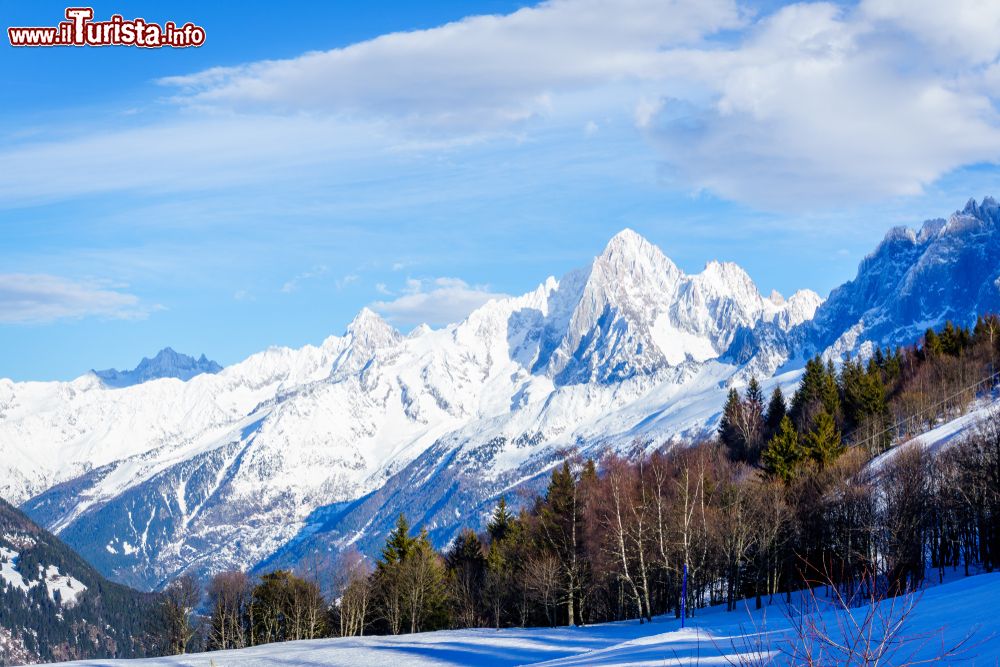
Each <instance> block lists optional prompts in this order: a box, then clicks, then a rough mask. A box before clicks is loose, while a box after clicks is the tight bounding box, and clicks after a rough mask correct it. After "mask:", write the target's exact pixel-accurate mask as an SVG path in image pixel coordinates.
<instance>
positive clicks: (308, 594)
mask: <svg viewBox="0 0 1000 667" xmlns="http://www.w3.org/2000/svg"><path fill="white" fill-rule="evenodd" d="M205 592H206V593H207V602H208V605H209V609H210V611H209V614H208V616H207V617H204V618H203V617H200V616H199V615H198V613H197V612H198V608H199V606H200V604H201V602H202V601H203V592H202V590H201V588H200V586H199V585H198V582H197V581H196V580H195V578H194V577H192V576H191V575H184V576H182V577H179V578H178V579H176V580H174V581H172V582H171V583H170V584H169V585H168V586H167V587H166V589H165V590H164V596H163V606H164V617H165V622H166V635H167V639H168V643H169V647H170V652H171V653H175V654H180V653H186V652H187V651H188V650H191V649H192V648H206V649H208V650H217V649H233V648H244V647H247V646H256V645H258V644H268V643H271V642H280V641H294V640H297V639H316V638H319V637H326V636H328V634H329V625H328V622H329V619H328V617H329V603H328V601H327V600H325V599H324V598H323V595H322V594H321V593H320V589H319V586H318V585H317V584H316V583H315V582H314V581H310V580H309V579H306V578H303V577H299V576H296V575H295V574H293V573H292V572H289V571H287V570H276V571H274V572H269V573H267V574H264V575H262V576H261V577H260V578H259V579H257V580H253V579H251V578H250V577H249V576H248V575H246V574H245V573H243V572H239V571H228V572H222V573H220V574H217V575H215V576H214V577H213V578H212V580H211V581H210V582H209V584H208V587H207V591H205Z"/></svg>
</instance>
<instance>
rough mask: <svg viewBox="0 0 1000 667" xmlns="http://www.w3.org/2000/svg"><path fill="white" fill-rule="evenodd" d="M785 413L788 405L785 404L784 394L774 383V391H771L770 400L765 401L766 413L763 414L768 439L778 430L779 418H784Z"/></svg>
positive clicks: (779, 425)
mask: <svg viewBox="0 0 1000 667" xmlns="http://www.w3.org/2000/svg"><path fill="white" fill-rule="evenodd" d="M786 414H788V407H787V406H786V405H785V395H784V394H783V393H782V391H781V387H780V386H778V385H775V387H774V391H773V392H771V400H770V401H768V403H767V413H766V414H765V416H764V428H765V433H766V438H767V439H768V440H770V439H771V438H773V437H774V435H775V434H776V433H777V432H778V429H779V428H780V427H781V420H783V419H784V418H785V415H786Z"/></svg>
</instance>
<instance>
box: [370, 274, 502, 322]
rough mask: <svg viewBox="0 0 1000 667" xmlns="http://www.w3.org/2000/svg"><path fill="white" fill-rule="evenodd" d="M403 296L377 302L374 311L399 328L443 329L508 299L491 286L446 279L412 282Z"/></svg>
mask: <svg viewBox="0 0 1000 667" xmlns="http://www.w3.org/2000/svg"><path fill="white" fill-rule="evenodd" d="M383 287H384V285H383ZM402 292H403V293H402V294H401V295H400V296H399V297H397V298H396V299H393V300H391V301H376V302H375V303H373V304H372V305H371V307H372V309H373V310H376V311H378V312H379V313H381V314H382V315H383V316H385V317H386V318H387V319H389V320H391V321H393V322H397V323H399V324H404V325H407V324H422V323H426V324H429V325H431V326H442V325H445V324H451V323H453V322H458V321H460V320H462V319H464V318H465V317H466V316H467V315H468V314H469V313H471V312H472V311H473V310H475V309H476V308H479V307H480V306H481V305H483V304H484V303H486V302H487V301H489V300H490V299H500V298H504V297H506V296H507V295H506V294H501V293H497V292H492V291H490V288H489V286H488V285H469V284H468V283H466V282H465V281H464V280H461V279H459V278H447V277H442V278H433V279H423V280H418V279H415V278H409V279H407V281H406V286H405V287H404V289H403V290H402Z"/></svg>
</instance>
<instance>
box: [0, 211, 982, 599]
mask: <svg viewBox="0 0 1000 667" xmlns="http://www.w3.org/2000/svg"><path fill="white" fill-rule="evenodd" d="M998 219H1000V216H998V214H997V206H996V204H995V203H994V202H992V200H985V201H984V202H983V204H982V205H972V204H970V206H968V207H966V211H965V212H962V213H959V214H956V216H953V219H952V221H951V222H949V223H947V224H935V225H930V226H926V225H925V228H926V229H927V231H926V232H922V233H920V234H916V233H904V232H892V233H891V234H890V236H889V239H888V240H887V241H886V242H885V243H883V244H882V245H881V246H880V248H879V250H877V251H876V252H875V253H874V254H873V255H872V256H870V257H869V258H867V259H866V260H865V261H864V262H862V264H861V267H860V269H859V274H858V277H857V278H856V279H855V280H854V281H851V282H850V283H847V284H845V285H844V286H842V287H841V288H838V289H837V290H835V291H834V293H833V297H831V299H830V301H829V302H826V303H823V302H822V300H821V299H820V298H819V297H818V296H817V295H816V294H814V293H812V292H809V291H807V290H803V291H800V292H797V293H796V294H795V295H793V296H792V297H790V298H789V299H788V300H785V299H783V298H782V297H781V296H780V295H777V294H774V295H771V296H770V297H764V296H762V295H761V294H760V292H759V291H758V289H757V288H756V286H755V285H754V284H753V282H752V281H751V279H750V278H749V276H748V275H747V274H746V273H745V272H744V271H743V270H742V269H740V268H739V267H738V266H736V265H734V264H728V263H718V262H710V263H709V264H708V265H707V266H706V267H705V269H704V271H702V272H701V273H699V274H695V275H687V274H685V273H684V272H683V271H681V270H680V269H679V268H678V267H677V266H676V265H675V264H674V263H673V262H671V261H670V260H669V259H668V258H667V257H666V256H665V255H664V254H663V253H662V252H661V251H660V250H659V249H658V248H656V247H655V246H653V245H651V244H650V243H649V242H647V241H646V240H645V239H643V238H642V237H641V236H639V235H638V234H636V233H635V232H632V231H631V230H625V231H623V232H621V233H619V234H618V235H616V236H615V237H614V238H612V239H611V241H610V242H609V243H608V245H607V247H606V248H605V250H604V251H603V252H602V253H601V254H600V255H599V256H598V257H596V258H595V259H594V260H593V261H592V262H591V263H590V264H589V265H588V266H586V267H584V268H582V269H579V270H576V271H572V272H570V273H569V274H567V275H566V276H564V277H563V278H562V279H561V280H556V279H555V278H549V279H547V280H546V281H545V282H544V283H543V284H541V285H539V286H538V288H537V289H535V290H534V291H532V292H529V293H528V294H525V295H523V296H520V297H512V298H505V299H499V300H494V301H491V302H489V303H487V304H485V305H484V306H482V307H481V308H479V309H478V310H476V311H475V312H473V313H472V314H471V315H470V316H469V317H468V318H467V319H466V320H464V321H462V322H460V323H457V324H454V325H451V326H449V327H446V328H444V329H440V330H430V329H429V328H426V327H421V328H418V329H416V330H414V331H413V332H412V333H411V334H410V335H408V336H403V335H401V334H400V333H399V332H398V331H396V330H395V329H393V328H392V327H391V326H390V325H389V324H388V323H386V322H385V321H384V320H382V319H381V318H380V317H379V316H378V315H377V314H375V313H373V312H371V311H369V310H367V309H366V310H363V311H362V312H361V313H359V314H358V316H357V317H356V318H355V320H354V321H353V322H352V323H351V324H350V326H348V328H347V331H346V332H345V333H344V334H343V335H342V336H333V337H330V338H328V339H327V340H325V341H324V342H323V343H322V345H320V346H318V347H313V346H307V347H305V348H302V349H300V350H291V349H285V348H273V349H270V350H267V351H265V352H262V353H260V354H256V355H253V356H252V357H250V358H248V359H246V360H245V361H243V362H240V363H237V364H234V365H232V366H229V367H227V368H225V369H222V370H221V371H219V372H218V373H214V374H212V373H204V374H200V375H197V376H194V377H192V378H191V379H190V380H188V381H182V380H180V379H176V378H163V379H156V380H151V381H147V382H143V383H141V384H136V385H134V386H128V387H124V388H110V387H108V386H107V385H106V384H105V383H103V382H102V381H100V380H99V379H98V378H97V377H96V376H95V375H94V374H87V375H85V376H83V377H81V378H78V379H77V380H74V381H72V382H68V383H30V382H29V383H13V382H10V381H9V380H0V495H2V496H4V497H7V498H10V499H13V500H15V501H17V502H22V503H24V504H23V507H24V509H25V510H26V511H28V512H29V513H30V514H31V515H32V516H33V517H34V518H36V519H37V520H38V521H39V522H41V523H43V524H44V525H46V526H48V527H50V528H52V529H53V530H55V531H57V532H59V534H60V536H61V537H63V538H64V539H65V540H66V541H67V542H68V543H70V544H71V545H72V546H74V547H75V548H77V549H78V550H79V551H80V552H81V553H82V554H83V555H84V556H85V557H87V558H88V559H89V560H91V562H93V563H94V564H95V565H97V567H98V568H99V569H100V570H101V571H102V572H105V573H107V574H109V575H111V576H114V577H116V578H118V579H119V580H121V581H125V582H128V583H131V584H134V585H137V586H144V587H155V586H158V585H161V584H162V583H163V582H164V581H165V580H166V579H167V578H170V577H173V576H175V575H176V574H178V573H180V572H182V571H189V570H193V571H197V572H210V571H214V570H218V569H221V568H228V567H243V568H246V567H252V566H255V565H260V564H261V563H266V564H268V565H276V564H281V565H289V564H295V563H296V562H297V561H299V560H300V559H302V558H304V557H306V556H307V555H308V554H309V553H312V552H313V551H315V550H323V551H326V550H327V549H333V550H336V549H339V548H343V547H344V546H346V545H349V544H355V545H357V546H359V547H361V548H363V549H365V550H374V549H375V548H377V543H378V542H379V541H380V540H381V539H382V537H383V535H384V532H385V531H386V530H387V529H388V528H389V527H390V526H391V522H392V520H393V518H394V517H395V516H396V515H397V514H398V513H399V512H400V511H406V512H407V514H408V515H409V516H410V518H411V519H412V520H413V521H414V522H415V523H420V524H423V525H426V526H427V527H428V528H429V529H430V530H431V533H432V536H433V537H434V538H435V540H436V541H437V542H438V543H439V544H443V543H445V542H447V540H449V539H450V538H451V537H452V535H453V534H454V531H455V530H456V529H457V528H459V527H460V526H462V525H463V524H465V525H469V524H472V525H478V524H479V523H480V522H481V520H482V518H483V516H485V515H486V514H487V512H488V510H489V508H490V506H491V505H492V504H493V503H494V502H495V500H496V498H497V497H498V495H500V494H502V493H505V492H507V491H509V490H510V489H512V488H513V487H516V486H521V485H531V484H533V483H535V481H536V480H538V479H539V478H540V476H541V475H543V474H544V472H545V470H546V469H547V468H548V466H550V465H551V464H553V463H554V462H555V461H556V460H557V459H558V458H559V457H560V456H561V452H564V451H565V450H566V449H568V448H575V449H577V450H580V451H581V452H583V453H584V454H590V455H594V456H600V454H601V453H603V452H604V451H605V450H606V449H608V448H615V447H617V448H622V449H629V450H631V449H632V448H634V447H636V446H639V447H647V446H650V445H651V444H662V443H663V442H664V441H665V440H668V439H679V438H684V437H690V436H694V435H697V434H700V433H703V432H704V431H705V430H706V428H707V427H710V426H711V424H712V423H713V422H714V420H715V419H717V416H718V413H719V410H720V408H721V405H722V403H723V400H724V395H725V392H726V390H727V388H728V386H729V385H730V384H733V383H737V384H738V383H740V382H743V381H745V380H746V378H747V377H748V376H749V375H750V374H756V375H757V376H758V377H763V378H768V380H767V382H765V390H767V389H769V387H770V386H771V385H773V384H775V383H781V384H783V385H784V386H785V387H786V388H790V387H791V385H792V384H793V383H794V382H795V381H796V379H797V373H798V372H799V371H798V369H797V368H796V360H800V359H801V358H802V355H803V354H805V353H808V352H811V351H812V350H813V349H820V350H823V349H829V350H833V349H838V350H839V349H846V348H847V347H851V346H853V347H857V346H858V345H860V344H861V343H862V342H863V341H864V340H867V339H872V340H875V339H877V340H879V341H881V342H890V341H891V342H894V343H907V342H912V340H913V332H914V331H916V330H922V328H923V327H926V326H927V325H928V323H930V322H932V321H933V322H935V323H936V321H937V320H935V319H934V318H938V319H940V318H943V317H948V316H952V315H954V316H956V317H957V318H958V319H962V318H963V317H965V316H966V315H968V314H969V313H972V312H974V311H975V309H977V308H986V307H988V306H989V305H990V304H992V303H994V302H993V301H991V300H990V299H992V298H993V297H992V296H991V295H992V294H993V292H991V290H993V291H996V285H995V281H996V276H997V271H998V268H997V262H996V255H997V254H998V253H1000V251H998V249H997V248H1000V242H998V241H1000V239H997V238H996V235H995V231H996V228H997V224H996V223H997V220H998ZM984 246H986V247H984ZM956 282H960V283H961V285H962V287H961V289H959V288H958V287H956V285H955V283H956ZM977 285H978V287H977ZM931 296H933V298H931ZM907 304H911V305H907ZM914 304H915V305H914ZM949 304H954V305H949ZM917 306H919V308H918V307H917ZM880 313H884V314H885V315H884V316H883V315H880ZM814 314H816V319H815V321H820V322H822V325H818V324H816V323H815V321H814V320H813V316H814ZM959 316H961V317H959ZM852 331H853V332H856V333H858V335H856V336H854V337H853V338H851V339H850V341H848V340H847V338H846V337H845V336H850V335H851V332H852ZM872 337H874V338H872ZM817 346H819V347H818V348H817ZM824 346H825V347H824ZM831 346H834V347H831ZM779 369H780V370H779ZM776 372H778V373H780V374H778V375H775V373H776Z"/></svg>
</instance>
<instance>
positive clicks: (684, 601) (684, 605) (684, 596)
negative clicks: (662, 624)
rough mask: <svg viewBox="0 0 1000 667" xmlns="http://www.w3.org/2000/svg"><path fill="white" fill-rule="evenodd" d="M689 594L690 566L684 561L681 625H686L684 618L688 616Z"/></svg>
mask: <svg viewBox="0 0 1000 667" xmlns="http://www.w3.org/2000/svg"><path fill="white" fill-rule="evenodd" d="M687 596H688V566H687V563H684V579H683V581H682V582H681V627H682V628H683V627H684V619H685V618H686V616H687Z"/></svg>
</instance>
